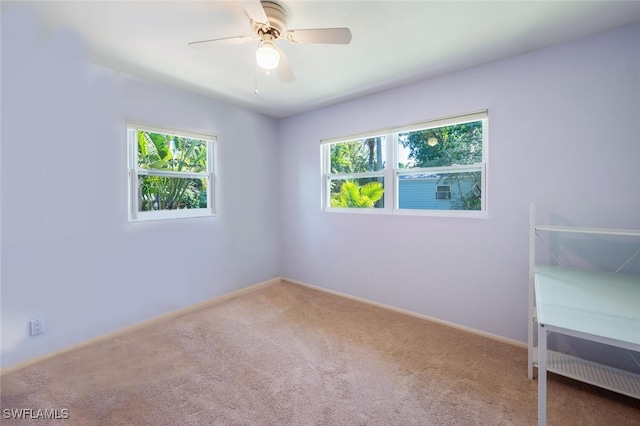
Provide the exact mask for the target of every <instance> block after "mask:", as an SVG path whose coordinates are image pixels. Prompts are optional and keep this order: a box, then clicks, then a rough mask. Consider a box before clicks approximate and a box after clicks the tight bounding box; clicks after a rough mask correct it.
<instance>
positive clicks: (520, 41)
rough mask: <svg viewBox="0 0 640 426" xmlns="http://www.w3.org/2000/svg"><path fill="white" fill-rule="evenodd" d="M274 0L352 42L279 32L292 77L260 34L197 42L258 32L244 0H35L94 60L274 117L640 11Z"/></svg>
mask: <svg viewBox="0 0 640 426" xmlns="http://www.w3.org/2000/svg"><path fill="white" fill-rule="evenodd" d="M276 1H278V2H279V3H280V4H281V5H282V6H284V8H285V9H286V11H287V14H288V22H287V24H288V25H287V27H288V28H289V29H301V28H324V27H348V28H350V29H351V32H352V34H353V38H352V41H351V44H349V45H293V44H290V43H288V42H287V41H285V40H279V41H278V45H279V46H280V47H281V49H282V50H283V51H284V52H285V54H286V56H287V58H288V61H289V64H290V65H291V67H292V69H293V72H294V73H295V75H296V81H295V82H293V83H286V84H285V83H282V82H280V81H279V80H278V78H277V76H276V74H275V73H272V74H270V75H266V74H265V72H264V71H257V70H256V66H255V50H256V48H257V42H254V43H251V44H246V45H235V46H220V47H212V48H211V49H209V50H195V49H193V48H190V47H188V46H187V43H188V42H191V41H197V40H203V39H212V38H222V37H230V36H236V35H253V32H252V30H251V27H250V25H249V19H248V17H247V14H246V12H245V10H244V8H243V6H242V3H241V2H240V1H239V0H225V1H212V0H208V1H187V0H179V1H152V0H137V1H97V0H93V1H43V2H25V4H26V5H28V6H29V7H32V8H33V9H34V10H35V11H36V12H37V15H38V17H39V19H40V21H41V23H42V25H43V27H44V28H45V32H49V31H53V30H56V29H59V28H65V29H69V28H71V29H74V30H77V31H79V32H80V33H81V34H82V35H83V37H84V39H85V40H86V42H87V44H88V48H89V51H90V54H91V60H92V61H93V62H95V63H98V64H100V65H104V66H107V67H110V68H113V69H116V70H120V71H124V72H127V73H130V74H133V75H137V76H140V77H143V78H147V79H151V80H154V81H159V82H163V83H166V84H169V85H173V86H177V87H181V88H184V89H188V90H191V91H195V92H198V93H201V94H204V95H207V96H211V97H214V98H217V99H222V100H225V101H227V102H231V103H234V104H236V105H241V106H244V107H247V108H250V109H253V110H256V111H259V112H262V113H264V114H267V115H269V116H272V117H276V118H281V117H286V116H290V115H294V114H297V113H300V112H304V111H307V110H311V109H314V108H318V107H322V106H325V105H329V104H331V103H335V102H338V101H343V100H347V99H351V98H355V97H358V96H362V95H365V94H369V93H373V92H376V91H380V90H383V89H387V88H391V87H394V86H399V85H402V84H405V83H408V82H411V81H416V80H419V79H423V78H429V77H434V76H438V75H442V74H445V73H450V72H453V71H456V70H460V69H464V68H468V67H472V66H475V65H479V64H483V63H487V62H491V61H495V60H498V59H501V58H505V57H509V56H513V55H517V54H520V53H524V52H528V51H531V50H534V49H539V48H542V47H546V46H550V45H553V44H556V43H561V42H565V41H568V40H572V39H575V38H578V37H582V36H585V35H588V34H593V33H597V32H600V31H603V30H607V29H610V28H615V27H620V26H623V25H627V24H630V23H633V22H637V21H640V2H638V1H631V2H613V1H568V2H566V1H562V2H560V1H492V2H489V1H438V2H436V1H415V0H414V1H372V0H369V1H363V0H360V1H330V0H315V1H310V0H276ZM3 3H6V2H3ZM639 42H640V41H639ZM256 80H257V84H258V89H259V94H258V95H256V94H254V87H255V83H256Z"/></svg>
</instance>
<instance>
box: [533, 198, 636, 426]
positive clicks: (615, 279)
mask: <svg viewBox="0 0 640 426" xmlns="http://www.w3.org/2000/svg"><path fill="white" fill-rule="evenodd" d="M539 231H545V232H569V233H581V234H600V235H620V236H631V237H640V230H628V229H608V228H579V227H566V226H553V225H537V224H536V220H535V207H534V205H533V204H532V205H531V212H530V243H529V244H530V246H529V249H530V258H529V267H530V273H529V280H530V281H529V327H528V334H529V335H528V349H529V361H528V375H529V378H530V379H532V378H533V368H534V366H537V367H538V369H539V374H538V379H539V384H538V385H539V386H538V392H539V393H538V423H539V424H540V425H544V424H546V372H547V371H551V372H554V373H557V374H561V375H563V376H566V377H570V378H573V379H576V380H580V381H583V382H586V383H590V384H592V385H596V386H599V387H602V388H606V389H609V390H612V391H615V392H619V393H622V394H625V395H628V396H631V397H635V398H639V399H640V375H638V374H634V373H631V372H628V371H624V370H620V369H617V368H613V367H611V366H606V365H602V364H599V363H595V362H591V361H587V360H584V359H580V358H576V357H573V356H569V355H565V354H561V353H558V352H554V351H549V350H547V334H548V332H549V331H554V332H557V333H560V334H566V335H571V336H574V337H579V338H583V339H587V340H592V341H596V342H600V343H605V344H610V345H613V346H618V347H622V348H625V349H630V350H635V351H638V350H640V309H639V307H640V276H637V275H626V274H619V272H620V270H621V269H622V268H624V267H625V266H626V265H627V264H628V263H629V262H630V261H631V260H632V259H633V258H635V257H636V256H637V255H638V254H640V249H638V250H637V251H636V252H635V253H634V254H633V255H632V256H631V257H630V258H629V259H627V260H626V262H624V263H623V264H622V266H620V267H619V268H618V269H617V270H616V272H601V271H584V270H580V269H573V268H565V267H560V266H559V267H553V266H544V265H536V262H535V245H536V238H537V236H538V232H539ZM551 255H552V256H554V257H555V255H554V254H553V253H551ZM556 260H557V258H556ZM558 263H559V262H558ZM543 299H544V300H543ZM537 300H538V304H537ZM621 310H622V312H621ZM536 328H537V329H538V344H539V346H538V347H536V346H534V333H535V329H536ZM536 349H537V350H536ZM536 355H537V356H536Z"/></svg>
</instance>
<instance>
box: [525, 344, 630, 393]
mask: <svg viewBox="0 0 640 426" xmlns="http://www.w3.org/2000/svg"><path fill="white" fill-rule="evenodd" d="M533 354H534V355H533V364H534V365H535V366H536V367H537V366H538V348H537V347H536V348H535V350H534V351H533ZM547 371H551V372H553V373H556V374H559V375H561V376H565V377H569V378H571V379H575V380H579V381H581V382H585V383H589V384H591V385H594V386H599V387H601V388H604V389H608V390H611V391H614V392H618V393H621V394H623V395H627V396H631V397H633V398H638V399H640V374H635V373H632V372H630V371H625V370H620V369H618V368H614V367H610V366H607V365H603V364H598V363H596V362H592V361H587V360H585V359H582V358H576V357H574V356H571V355H566V354H563V353H560V352H555V351H547Z"/></svg>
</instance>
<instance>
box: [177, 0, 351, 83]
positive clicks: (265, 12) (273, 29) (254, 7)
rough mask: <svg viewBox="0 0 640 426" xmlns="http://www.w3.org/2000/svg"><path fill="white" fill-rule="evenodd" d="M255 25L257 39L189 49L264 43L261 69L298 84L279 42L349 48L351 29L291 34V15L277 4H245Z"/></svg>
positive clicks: (195, 45)
mask: <svg viewBox="0 0 640 426" xmlns="http://www.w3.org/2000/svg"><path fill="white" fill-rule="evenodd" d="M241 2H242V5H243V6H244V10H245V11H246V12H247V15H248V16H249V19H250V22H251V28H253V31H254V32H255V35H250V36H249V35H240V36H233V37H225V38H217V39H212V40H201V41H193V42H191V43H189V46H191V47H193V48H196V49H203V48H209V47H214V46H229V45H235V44H246V43H250V42H252V41H255V40H260V45H259V46H258V49H257V50H256V62H257V64H258V66H260V67H261V68H263V69H265V70H267V71H270V70H276V73H277V74H278V78H279V79H280V81H282V82H283V83H289V82H292V81H294V80H295V76H294V74H293V71H292V70H291V67H290V66H289V63H288V61H287V58H286V57H285V55H284V52H283V51H282V49H280V48H279V47H278V46H276V44H275V42H276V41H277V40H281V39H286V40H287V41H288V42H290V43H293V44H349V43H350V42H351V31H350V30H349V28H314V29H301V30H287V13H286V11H285V9H284V8H283V7H282V6H281V5H279V4H278V3H275V2H273V1H267V0H263V1H260V0H241Z"/></svg>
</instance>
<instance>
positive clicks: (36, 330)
mask: <svg viewBox="0 0 640 426" xmlns="http://www.w3.org/2000/svg"><path fill="white" fill-rule="evenodd" d="M30 324H31V335H32V336H35V335H36V334H42V333H44V319H42V318H40V319H34V320H31V322H30Z"/></svg>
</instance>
